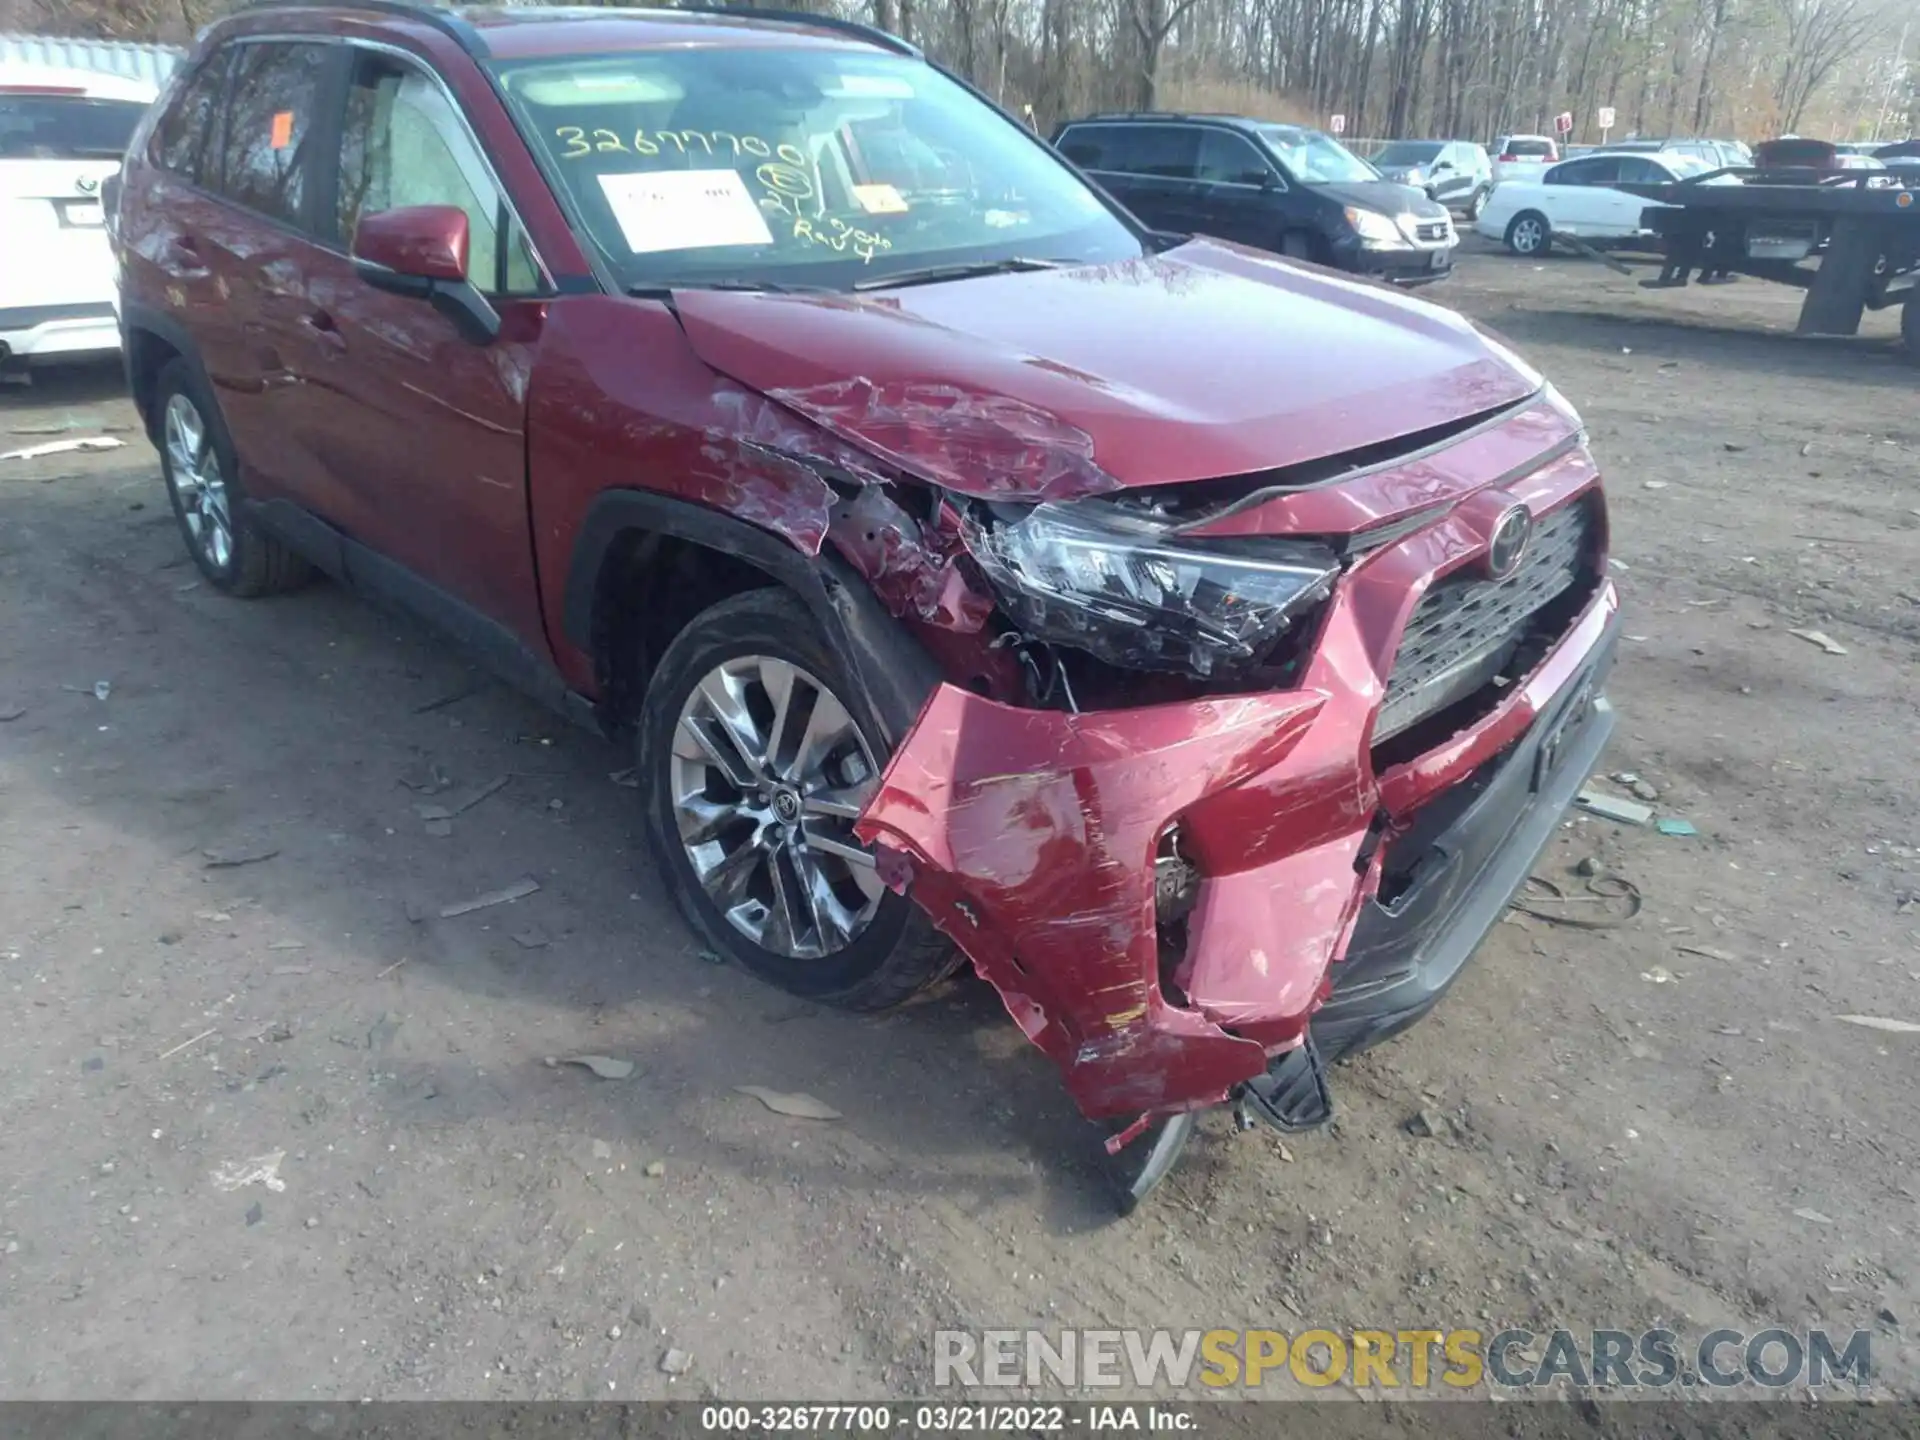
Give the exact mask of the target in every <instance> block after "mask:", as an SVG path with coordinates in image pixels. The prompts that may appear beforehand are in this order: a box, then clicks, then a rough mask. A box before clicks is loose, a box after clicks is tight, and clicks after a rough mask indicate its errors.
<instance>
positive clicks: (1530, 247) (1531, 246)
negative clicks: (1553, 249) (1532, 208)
mask: <svg viewBox="0 0 1920 1440" xmlns="http://www.w3.org/2000/svg"><path fill="white" fill-rule="evenodd" d="M1545 238H1546V237H1545V235H1544V233H1543V227H1542V226H1541V224H1540V222H1539V221H1538V220H1535V219H1532V218H1531V217H1528V218H1525V219H1520V220H1516V221H1514V222H1513V248H1514V249H1516V250H1518V251H1519V252H1520V253H1521V254H1522V255H1531V254H1533V253H1534V252H1535V251H1536V250H1538V249H1539V248H1540V242H1541V241H1542V240H1543V239H1545Z"/></svg>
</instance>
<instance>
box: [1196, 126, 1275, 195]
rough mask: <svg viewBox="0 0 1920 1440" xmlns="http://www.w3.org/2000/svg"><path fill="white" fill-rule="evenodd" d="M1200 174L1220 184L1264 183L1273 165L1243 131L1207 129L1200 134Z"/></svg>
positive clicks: (1268, 177)
mask: <svg viewBox="0 0 1920 1440" xmlns="http://www.w3.org/2000/svg"><path fill="white" fill-rule="evenodd" d="M1198 173H1199V176H1200V178H1201V179H1202V180H1209V181H1212V182H1213V183H1215V184H1220V185H1264V184H1266V183H1267V181H1269V180H1271V179H1272V178H1273V167H1272V166H1270V165H1268V164H1267V162H1266V161H1265V160H1264V159H1262V158H1261V155H1260V152H1259V151H1258V150H1256V149H1254V148H1253V142H1252V141H1251V140H1249V139H1247V138H1246V136H1244V135H1235V134H1232V133H1230V132H1229V131H1226V130H1206V131H1202V132H1201V136H1200V165H1199V172H1198Z"/></svg>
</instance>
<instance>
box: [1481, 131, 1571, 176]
mask: <svg viewBox="0 0 1920 1440" xmlns="http://www.w3.org/2000/svg"><path fill="white" fill-rule="evenodd" d="M1488 154H1489V155H1491V156H1492V157H1493V183H1494V184H1495V185H1498V184H1500V183H1501V182H1502V181H1503V180H1538V179H1539V178H1540V176H1541V173H1542V172H1543V171H1545V170H1546V168H1547V167H1548V166H1549V165H1557V164H1559V163H1560V142H1559V141H1558V140H1556V139H1554V138H1553V137H1552V136H1551V135H1502V136H1501V137H1500V138H1499V140H1497V141H1496V142H1495V143H1494V145H1493V147H1492V149H1491V150H1489V151H1488Z"/></svg>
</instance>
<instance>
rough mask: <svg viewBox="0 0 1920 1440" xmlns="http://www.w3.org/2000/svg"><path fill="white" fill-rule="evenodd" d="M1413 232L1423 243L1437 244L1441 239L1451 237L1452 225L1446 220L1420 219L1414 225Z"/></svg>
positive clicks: (1449, 238)
mask: <svg viewBox="0 0 1920 1440" xmlns="http://www.w3.org/2000/svg"><path fill="white" fill-rule="evenodd" d="M1414 234H1416V235H1417V236H1419V237H1420V240H1421V242H1422V243H1423V244H1427V245H1438V244H1440V243H1441V242H1442V241H1443V240H1451V239H1452V238H1453V225H1452V223H1451V222H1449V221H1446V220H1422V221H1421V222H1420V224H1419V225H1418V226H1417V227H1415V230H1414Z"/></svg>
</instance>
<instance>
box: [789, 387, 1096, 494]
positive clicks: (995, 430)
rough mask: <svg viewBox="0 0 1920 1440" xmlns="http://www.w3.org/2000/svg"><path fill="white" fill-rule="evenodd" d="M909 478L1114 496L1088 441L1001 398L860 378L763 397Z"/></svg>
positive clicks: (985, 489) (981, 489)
mask: <svg viewBox="0 0 1920 1440" xmlns="http://www.w3.org/2000/svg"><path fill="white" fill-rule="evenodd" d="M767 393H768V394H769V395H771V396H772V397H773V398H774V399H776V400H778V401H780V402H781V404H783V405H788V406H791V407H792V408H793V409H794V410H796V411H798V412H799V413H800V414H802V415H805V416H807V417H808V418H809V419H811V420H813V421H815V422H817V423H818V424H820V425H821V426H823V427H824V428H825V429H827V430H828V431H830V432H831V433H833V434H835V435H839V436H843V437H845V438H847V439H850V440H854V441H857V442H858V443H859V444H861V445H864V446H866V447H867V448H869V449H871V450H872V451H874V452H875V453H876V454H878V455H880V456H882V457H883V458H885V459H886V460H888V461H890V462H891V463H893V464H895V465H898V466H899V467H900V468H901V469H902V470H905V471H906V472H908V473H909V474H912V475H918V476H921V477H923V478H925V479H928V480H931V481H934V482H935V483H937V484H941V485H947V486H950V487H952V488H953V489H956V490H960V491H963V492H965V493H967V494H972V495H1007V496H1018V497H1019V498H1021V499H1032V500H1067V499H1071V498H1074V497H1076V496H1081V495H1097V494H1100V493H1102V492H1104V491H1109V490H1118V489H1119V488H1120V482H1119V481H1118V480H1116V479H1114V477H1113V476H1111V475H1109V474H1108V473H1107V472H1106V471H1105V470H1102V469H1101V468H1100V466H1099V465H1097V464H1096V463H1095V462H1094V458H1093V436H1091V435H1089V434H1088V433H1087V432H1086V431H1085V430H1082V429H1081V428H1080V427H1079V426H1077V425H1074V424H1072V423H1070V422H1068V421H1066V420H1063V419H1061V418H1060V417H1059V416H1057V415H1054V414H1052V413H1050V412H1049V411H1047V410H1044V409H1042V408H1040V407H1039V406H1037V405H1033V404H1031V403H1029V402H1027V401H1025V400H1021V399H1017V398H1016V397H1014V396H1011V395H999V394H992V393H980V392H974V391H969V390H965V389H962V388H961V387H960V386H957V385H943V384H930V383H927V382H925V381H919V380H887V381H874V380H869V379H867V378H865V377H864V376H855V377H853V378H852V379H848V380H832V381H828V382H826V383H824V384H820V385H811V386H807V387H805V388H802V389H776V390H770V391H768V392H767Z"/></svg>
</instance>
